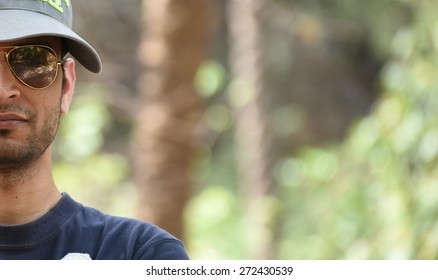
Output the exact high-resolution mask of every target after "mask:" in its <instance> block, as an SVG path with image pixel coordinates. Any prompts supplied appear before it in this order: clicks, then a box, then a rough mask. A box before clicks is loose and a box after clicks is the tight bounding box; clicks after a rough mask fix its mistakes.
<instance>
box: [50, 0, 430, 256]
mask: <svg viewBox="0 0 438 280" xmlns="http://www.w3.org/2000/svg"><path fill="white" fill-rule="evenodd" d="M201 1H204V2H208V1H210V0H201ZM145 2H149V6H148V7H149V9H152V8H151V7H152V6H153V5H154V3H153V2H155V4H156V5H159V4H157V3H158V2H168V3H169V7H168V8H169V10H172V9H177V8H178V7H180V8H181V9H183V8H184V7H183V6H184V5H186V4H187V3H189V2H196V1H183V0H180V1H156V0H155V1H154V0H149V1H148V0H143V3H142V1H140V0H130V1H125V2H123V4H121V2H120V1H117V0H105V1H103V0H102V1H98V0H95V1H87V0H75V1H74V3H73V6H74V9H75V15H76V19H75V20H76V21H75V28H76V31H77V32H78V33H79V34H81V35H83V37H85V38H87V39H88V40H89V41H90V42H91V44H92V45H94V46H95V47H96V49H97V50H98V51H99V53H100V54H101V56H102V59H103V61H104V72H103V73H102V74H100V75H92V74H88V73H86V72H85V71H84V70H83V69H82V68H81V67H78V68H77V71H78V76H79V81H78V84H77V89H76V96H75V101H74V105H73V108H72V111H71V112H70V114H69V115H67V116H66V117H64V119H63V120H62V124H61V125H62V126H61V128H60V131H59V134H58V138H57V140H56V153H55V166H54V169H55V177H56V181H57V184H58V186H59V188H60V189H61V190H62V191H67V192H69V193H70V194H71V195H72V196H73V197H75V198H76V199H78V200H80V201H82V202H83V203H84V204H87V205H90V206H94V207H97V208H99V209H101V210H103V211H106V212H109V213H111V214H115V215H124V216H130V217H138V210H137V209H138V208H139V207H140V206H139V203H141V202H139V200H138V197H139V187H141V186H138V183H137V181H136V180H135V175H134V173H135V172H134V171H133V170H134V169H135V167H134V165H135V164H136V161H135V158H136V156H137V155H138V152H137V150H136V147H137V146H138V143H137V144H136V145H133V142H134V141H135V140H134V138H135V137H134V135H135V133H136V132H135V131H136V125H137V123H138V122H139V119H138V118H137V117H136V114H137V112H138V110H141V108H139V107H141V104H142V103H141V101H139V100H141V99H140V97H139V93H138V92H139V88H140V87H141V86H140V84H141V83H142V82H141V81H142V80H141V79H139V75H140V73H141V71H143V70H144V69H143V68H142V67H141V66H140V65H139V58H138V56H139V47H138V46H139V44H140V41H141V40H142V36H141V34H142V32H144V31H142V30H144V29H146V30H149V29H147V28H150V26H148V24H147V23H144V21H141V20H140V19H141V18H142V17H143V18H144V17H145V15H144V14H143V15H142V11H143V13H144V10H145V9H144V7H145ZM211 4H212V6H211V7H212V8H211V10H210V11H209V13H208V15H209V17H210V18H211V19H213V20H214V24H212V28H211V29H209V30H210V31H209V32H210V33H209V37H208V38H209V40H208V42H207V45H206V46H207V47H206V48H207V50H208V51H207V52H206V55H205V58H204V59H203V61H202V62H201V63H199V65H198V67H197V70H196V75H195V76H194V79H193V85H195V88H196V92H197V97H198V98H199V99H200V100H202V107H201V108H202V113H201V114H200V117H199V118H198V119H197V123H196V129H195V130H194V131H195V132H194V133H193V135H194V136H193V138H191V139H192V140H191V141H193V146H194V147H195V148H194V149H193V154H192V156H193V157H192V160H191V161H190V162H189V163H187V164H188V166H189V167H190V168H189V175H190V179H191V182H192V183H191V186H190V189H191V191H190V193H189V195H188V198H187V200H186V201H185V204H184V210H183V211H182V213H181V217H177V216H174V219H175V221H176V220H177V219H180V220H181V219H182V224H183V231H184V235H182V236H181V238H182V239H183V240H184V242H185V244H186V247H187V250H188V252H189V255H190V256H191V258H192V259H435V258H437V257H438V220H437V218H438V162H437V160H438V112H437V110H436V108H437V107H438V96H437V94H438V93H437V91H438V1H436V0H415V1H414V0H367V1H360V0H265V1H262V0H260V1H257V0H216V1H215V0H211ZM142 5H143V6H142ZM172 5H173V6H172ZM178 5H179V6H178ZM239 5H240V6H239ZM242 5H243V7H242ZM141 7H143V8H141ZM202 7H204V6H202ZM202 7H201V9H202ZM239 7H240V8H239ZM245 7H246V9H245ZM239 9H240V10H239ZM201 12H202V11H201ZM186 14H188V15H189V16H190V11H189V12H187V11H186ZM245 20H246V21H245ZM149 24H151V21H150V22H149ZM200 24H201V23H200ZM245 24H247V25H245ZM251 24H252V25H251ZM239 26H246V29H245V28H242V29H241V30H239ZM251 26H252V27H251ZM239 32H240V33H239ZM185 36H188V37H189V39H190V33H187V34H186V35H185ZM195 39H196V38H195ZM245 40H246V41H245ZM242 42H243V43H242ZM248 42H249V43H248ZM251 42H252V43H251ZM245 44H246V45H245ZM242 46H243V47H242ZM244 46H247V49H245V47H244ZM251 55H252V56H251ZM245 57H249V59H246V60H245V59H241V58H245ZM251 58H252V60H251ZM251 61H252V62H251ZM245 63H247V64H246V66H245ZM182 67H183V66H182ZM146 71H148V70H147V69H146ZM246 74H247V75H248V76H245V75H246ZM248 77H249V78H248ZM144 87H145V88H147V87H148V85H144ZM246 108H249V109H248V111H245V109H246ZM251 108H252V109H254V110H255V112H256V113H255V114H251V112H252V111H251V110H252V109H251ZM152 116H153V115H152ZM254 116H255V117H254ZM150 121H152V122H153V121H154V120H153V117H152V120H150ZM248 139H249V140H248ZM155 152H157V153H159V151H158V150H155ZM169 176H170V175H169ZM149 187H151V188H153V187H154V186H153V184H151V186H149ZM150 195H151V196H153V195H154V194H153V193H151V194H150ZM151 207H157V206H151ZM162 207H166V206H165V205H163V206H162ZM151 221H152V222H155V221H154V220H153V219H151ZM172 222H173V221H170V223H172ZM169 230H170V229H169ZM170 231H171V230H170Z"/></svg>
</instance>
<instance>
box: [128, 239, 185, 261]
mask: <svg viewBox="0 0 438 280" xmlns="http://www.w3.org/2000/svg"><path fill="white" fill-rule="evenodd" d="M135 259H139V260H188V259H189V257H188V255H187V252H186V250H185V249H184V245H183V243H182V242H181V241H179V240H177V239H168V240H161V241H159V242H156V243H154V244H152V245H147V246H144V247H143V248H141V249H140V250H139V251H138V252H137V256H135Z"/></svg>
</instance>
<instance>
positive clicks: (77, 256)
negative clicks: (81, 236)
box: [61, 253, 91, 261]
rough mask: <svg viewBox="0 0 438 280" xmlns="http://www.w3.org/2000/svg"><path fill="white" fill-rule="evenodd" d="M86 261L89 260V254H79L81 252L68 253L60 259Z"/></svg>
mask: <svg viewBox="0 0 438 280" xmlns="http://www.w3.org/2000/svg"><path fill="white" fill-rule="evenodd" d="M79 260H82V261H87V260H91V258H90V255H89V254H81V253H68V254H67V255H66V256H65V257H63V258H62V259H61V261H79Z"/></svg>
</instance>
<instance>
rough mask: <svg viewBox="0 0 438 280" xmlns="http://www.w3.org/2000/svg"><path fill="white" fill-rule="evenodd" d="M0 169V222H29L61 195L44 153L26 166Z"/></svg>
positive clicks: (51, 206) (10, 223) (9, 223)
mask: <svg viewBox="0 0 438 280" xmlns="http://www.w3.org/2000/svg"><path fill="white" fill-rule="evenodd" d="M3 171H4V172H2V170H1V169H0V225H19V224H25V223H29V222H32V221H34V220H36V219H38V218H40V217H41V216H43V215H44V214H46V213H47V212H48V211H49V210H50V209H52V208H53V207H54V206H55V204H56V203H57V202H58V201H59V200H60V199H61V194H60V193H59V191H58V189H57V188H56V186H55V183H54V181H53V176H52V170H51V161H50V159H49V158H48V157H47V156H45V155H43V156H42V157H41V158H40V159H38V160H37V161H36V162H35V163H33V164H31V165H29V166H26V168H17V169H16V170H15V173H14V172H12V171H14V170H13V169H8V170H7V171H6V170H3Z"/></svg>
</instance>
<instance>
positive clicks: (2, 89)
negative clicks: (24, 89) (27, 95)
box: [0, 56, 20, 103]
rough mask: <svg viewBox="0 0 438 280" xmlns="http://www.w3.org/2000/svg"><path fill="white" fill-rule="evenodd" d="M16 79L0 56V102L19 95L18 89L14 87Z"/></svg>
mask: <svg viewBox="0 0 438 280" xmlns="http://www.w3.org/2000/svg"><path fill="white" fill-rule="evenodd" d="M16 80H17V79H16V78H15V76H14V74H12V72H11V70H10V69H9V66H8V64H7V62H6V60H5V58H4V57H1V56H0V103H3V102H7V101H10V100H12V99H14V98H17V97H19V96H20V91H19V90H18V88H17V87H16Z"/></svg>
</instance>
